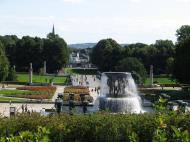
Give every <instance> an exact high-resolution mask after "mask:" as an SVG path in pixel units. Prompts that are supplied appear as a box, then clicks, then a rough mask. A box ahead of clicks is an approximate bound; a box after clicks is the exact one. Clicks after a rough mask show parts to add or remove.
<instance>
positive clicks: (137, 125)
mask: <svg viewBox="0 0 190 142" xmlns="http://www.w3.org/2000/svg"><path fill="white" fill-rule="evenodd" d="M159 115H160V114H159V113H145V114H110V113H107V112H99V113H94V114H86V115H83V114H75V115H72V116H71V115H69V114H61V115H55V116H48V117H46V116H40V115H39V114H38V113H32V114H20V115H17V116H15V117H14V118H5V117H1V118H0V138H1V137H5V136H7V137H8V136H10V135H11V134H13V135H18V134H19V132H21V131H26V130H29V131H32V132H35V131H36V130H37V129H38V127H39V126H41V127H45V128H47V129H48V130H49V131H50V134H49V138H50V140H51V141H52V142H123V141H125V142H128V141H130V142H131V141H133V140H132V139H133V138H135V139H136V141H140V142H151V141H153V135H154V134H155V131H156V130H157V129H158V128H162V127H161V126H163V124H162V125H161V124H160V122H159V120H160V118H159ZM162 118H164V119H163V122H164V126H166V127H165V128H164V129H165V131H166V138H167V142H173V141H176V138H175V137H174V135H173V131H172V129H171V126H175V127H176V128H180V130H187V131H188V132H190V121H189V120H190V113H187V114H183V113H180V115H179V114H175V113H174V114H163V115H162ZM160 125H161V126H160Z"/></svg>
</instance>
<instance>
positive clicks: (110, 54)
mask: <svg viewBox="0 0 190 142" xmlns="http://www.w3.org/2000/svg"><path fill="white" fill-rule="evenodd" d="M121 51H122V50H121V46H120V45H119V44H118V43H117V42H116V41H115V40H113V39H103V40H101V41H99V42H98V43H97V45H96V46H95V47H94V48H93V50H92V53H91V61H92V63H93V64H95V65H96V66H97V67H98V68H99V70H101V71H113V70H114V66H116V65H117V63H118V61H119V60H121V59H122V56H121V55H122V52H121Z"/></svg>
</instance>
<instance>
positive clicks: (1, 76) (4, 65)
mask: <svg viewBox="0 0 190 142" xmlns="http://www.w3.org/2000/svg"><path fill="white" fill-rule="evenodd" d="M8 72H9V62H8V59H7V57H6V55H5V52H4V49H3V44H2V43H1V42H0V81H4V80H5V79H6V78H7V76H8Z"/></svg>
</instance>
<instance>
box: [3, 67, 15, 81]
mask: <svg viewBox="0 0 190 142" xmlns="http://www.w3.org/2000/svg"><path fill="white" fill-rule="evenodd" d="M6 80H7V81H16V80H17V75H16V71H15V70H14V69H13V68H9V74H8V76H7V78H6Z"/></svg>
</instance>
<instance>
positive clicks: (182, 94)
mask: <svg viewBox="0 0 190 142" xmlns="http://www.w3.org/2000/svg"><path fill="white" fill-rule="evenodd" d="M140 92H141V93H144V94H146V96H145V97H146V99H148V100H150V101H152V100H153V96H152V95H151V94H156V96H159V95H160V94H161V93H165V94H167V95H169V96H170V97H171V98H170V100H190V92H189V91H183V90H159V89H141V90H140Z"/></svg>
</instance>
